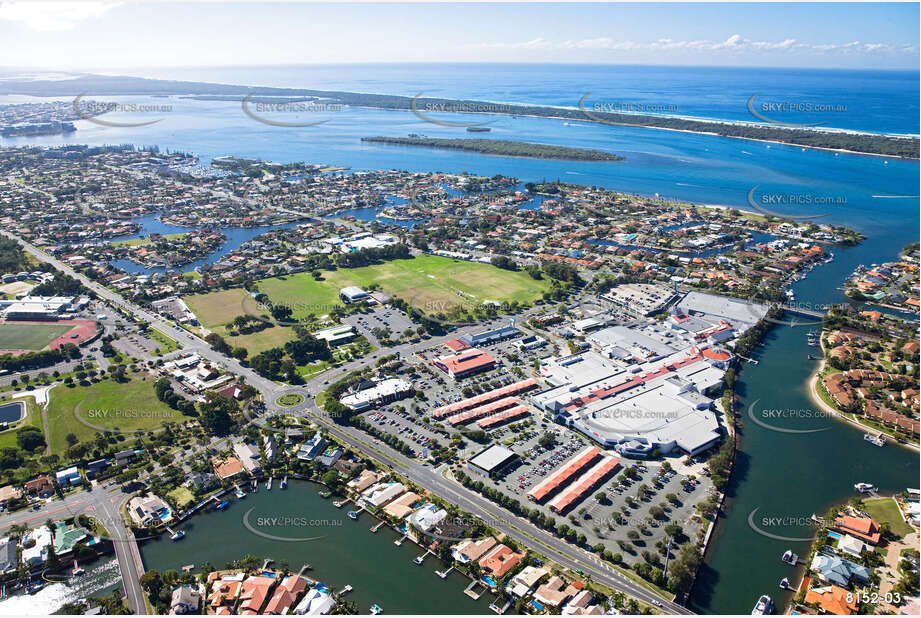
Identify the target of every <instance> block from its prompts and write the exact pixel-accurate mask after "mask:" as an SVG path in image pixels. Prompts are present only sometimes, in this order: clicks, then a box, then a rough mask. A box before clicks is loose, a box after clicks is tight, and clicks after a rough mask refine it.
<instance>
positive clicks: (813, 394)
mask: <svg viewBox="0 0 921 618" xmlns="http://www.w3.org/2000/svg"><path fill="white" fill-rule="evenodd" d="M819 345H820V348H821V350H822V362H820V363H819V365H818V367H816V369H815V370H814V371H813V372H812V375H810V376H809V380H808V381H807V387H806V388H807V390H808V391H809V398H810V399H812V403H814V404H815V405H816V406H817V407H818V408H819V409H820V410H822V412H824V413H825V414H827V415H829V416H831V417H834V418H836V419H838V420H839V421H843V422H844V423H846V424H848V425H850V426H852V427H853V428H855V429H859V430H861V431H863V432H872V431H877V432H878V430H877V429H874V428H873V427H868V426H866V425H864V424H863V423H860V422H858V421H855V420H853V419H851V418H848V417H847V416H845V415H844V414H843V413H842V412H840V411H839V410H836V409H834V408H833V407H831V406H830V405H828V404H827V403H825V401H824V400H823V399H822V397H821V395H819V391H818V389H819V376H821V375H822V372H823V371H824V370H825V363H826V361H825V344H824V343H823V342H822V340H821V337H820V338H819ZM882 433H883V435H884V436H886V437H887V438H888V439H889V441H891V442H894V443H895V445H896V446H901V447H905V448H906V449H908V450H910V451H915V452H916V453H918V452H921V447H919V446H918V445H915V444H912V443H910V442H897V441H896V440H895V438H894V437H893V436H892V435H891V434H889V433H888V432H882ZM887 446H890V445H887Z"/></svg>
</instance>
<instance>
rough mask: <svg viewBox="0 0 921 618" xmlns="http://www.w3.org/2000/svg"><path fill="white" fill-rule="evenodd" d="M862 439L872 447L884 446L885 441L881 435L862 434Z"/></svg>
mask: <svg viewBox="0 0 921 618" xmlns="http://www.w3.org/2000/svg"><path fill="white" fill-rule="evenodd" d="M863 439H864V440H866V441H867V442H869V443H870V444H872V445H873V446H886V439H885V438H884V437H883V434H881V433H879V434H876V435H873V434H872V433H865V434H863Z"/></svg>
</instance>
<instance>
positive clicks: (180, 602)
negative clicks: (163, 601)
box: [169, 584, 201, 615]
mask: <svg viewBox="0 0 921 618" xmlns="http://www.w3.org/2000/svg"><path fill="white" fill-rule="evenodd" d="M199 605H201V588H200V587H199V586H198V585H194V586H192V585H189V584H187V585H185V586H180V587H178V588H176V589H175V590H173V595H172V597H170V604H169V613H170V614H173V615H179V614H197V613H198V606H199Z"/></svg>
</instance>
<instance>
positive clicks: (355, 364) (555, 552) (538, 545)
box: [3, 232, 693, 614]
mask: <svg viewBox="0 0 921 618" xmlns="http://www.w3.org/2000/svg"><path fill="white" fill-rule="evenodd" d="M3 233H4V234H5V235H6V236H8V237H10V238H12V239H13V240H16V241H17V242H19V243H20V244H21V245H22V246H23V247H24V249H25V250H26V251H28V252H29V253H30V254H32V255H33V256H35V257H36V258H37V259H39V260H41V261H42V262H46V263H48V264H51V265H53V266H54V267H55V268H57V269H58V270H60V271H62V272H64V273H66V274H68V275H70V276H71V277H74V278H76V279H78V280H79V281H80V282H81V283H83V285H84V286H86V287H87V288H88V289H90V290H92V291H93V292H95V293H96V294H97V295H98V296H99V297H100V298H103V299H105V300H107V301H109V302H110V303H112V304H113V305H115V306H117V307H119V308H120V309H121V310H122V311H124V312H126V313H130V314H133V315H134V316H136V317H139V318H142V319H143V320H145V321H147V322H148V323H150V325H151V327H152V328H155V329H157V330H158V331H160V332H162V333H163V334H164V335H167V336H168V337H171V338H172V339H174V340H176V341H178V342H180V343H181V344H182V347H183V348H184V349H185V350H187V351H190V352H194V353H195V354H198V355H199V356H201V357H202V358H207V359H208V360H210V361H212V362H217V363H220V364H222V365H224V366H225V367H227V368H228V370H230V371H232V372H234V373H236V374H238V375H240V376H242V377H243V378H244V379H245V380H246V381H247V382H248V383H249V384H251V385H253V386H254V387H256V388H257V389H259V391H260V392H261V393H262V395H263V399H264V400H265V402H266V408H267V414H266V415H264V416H263V417H262V418H260V419H254V421H255V422H256V423H258V424H260V425H261V424H263V423H264V422H265V420H266V419H267V418H268V417H270V416H271V415H272V414H276V413H284V414H300V415H303V416H307V417H309V418H310V420H312V421H314V422H316V423H318V424H319V425H321V426H323V427H324V428H325V429H326V430H327V431H329V433H330V434H332V435H334V436H335V437H336V438H338V439H339V440H341V441H342V442H344V443H346V444H348V445H349V446H350V447H351V448H353V449H355V450H358V451H361V452H363V453H364V454H365V455H367V456H369V457H371V458H373V459H375V460H376V461H378V462H379V463H381V464H382V465H384V466H385V467H388V468H393V469H395V470H396V471H397V472H398V473H399V474H402V475H403V476H406V477H407V478H409V479H410V480H412V481H413V482H415V483H416V484H418V485H419V486H421V487H424V488H426V489H428V490H429V491H432V492H433V493H436V494H438V495H440V496H442V497H444V498H446V499H448V500H450V501H452V502H454V503H455V504H457V505H458V506H460V507H461V508H463V509H465V510H467V511H469V512H470V513H474V514H481V516H482V515H485V516H486V517H485V518H484V519H488V520H489V521H488V523H489V525H490V526H492V527H493V528H495V529H497V530H499V531H501V532H503V533H505V534H507V535H508V536H509V537H510V538H513V539H515V540H516V541H518V542H520V543H521V544H522V545H524V546H527V547H532V548H534V549H535V550H536V551H539V552H540V553H541V554H543V555H544V556H546V557H547V558H549V559H550V560H553V561H554V562H557V563H559V564H561V565H563V566H565V567H568V568H570V569H574V570H581V571H582V572H583V573H585V574H587V575H590V576H591V578H592V579H593V580H594V581H596V582H598V583H600V584H602V585H605V586H608V587H610V588H612V589H615V590H619V591H622V592H624V593H626V594H628V595H629V596H632V597H635V598H636V599H639V600H641V601H644V602H646V603H650V604H654V605H658V606H659V607H660V608H661V609H662V610H663V611H665V612H668V613H671V614H691V613H693V612H691V611H690V610H688V609H687V608H685V607H683V606H681V605H678V604H677V603H673V602H671V601H670V600H668V599H666V598H663V597H661V596H659V595H658V594H656V593H654V592H652V591H651V590H649V589H648V588H646V587H645V586H643V585H641V584H639V583H637V582H636V581H634V580H632V579H630V578H628V577H627V576H625V575H624V574H622V573H621V572H619V571H618V570H616V569H614V568H613V567H611V566H609V565H607V564H605V563H604V562H603V561H601V560H600V559H599V558H598V557H597V556H595V555H594V554H591V553H589V552H587V551H585V550H583V549H581V548H577V547H575V546H573V545H571V544H570V543H568V542H566V541H564V540H562V539H560V538H559V537H557V536H556V535H554V534H552V533H549V532H547V531H546V530H543V529H541V528H538V527H537V526H535V525H534V524H532V523H531V522H530V521H528V520H526V519H523V518H520V517H516V516H514V515H512V514H511V513H509V512H507V511H505V510H504V509H502V508H501V507H499V506H498V505H496V504H495V503H493V502H491V501H489V500H487V499H486V498H484V497H482V496H480V495H479V494H476V493H474V492H471V491H469V490H467V489H465V488H464V487H463V486H461V485H460V484H459V483H457V482H456V481H454V480H453V478H451V479H450V480H449V479H448V478H447V477H446V476H443V475H442V474H441V473H440V472H438V471H436V470H433V469H432V468H431V467H429V466H426V465H422V464H420V463H419V462H417V461H415V460H412V459H409V458H407V457H405V456H404V455H402V454H400V453H398V452H396V451H394V450H393V449H391V448H390V447H389V446H387V445H386V444H384V443H383V442H380V441H379V440H376V439H375V438H373V437H371V436H370V435H368V434H366V433H364V432H362V431H360V430H358V429H355V428H353V427H345V426H342V425H338V424H336V423H334V422H332V421H331V420H330V419H329V418H328V417H327V416H326V414H325V412H323V411H322V410H320V409H319V408H317V406H316V404H315V403H314V401H313V397H314V396H315V395H316V394H317V393H319V392H320V391H321V390H323V389H324V388H325V382H334V381H335V380H336V379H337V378H339V377H341V376H342V375H344V374H346V373H348V372H351V371H354V370H356V369H359V368H361V367H363V366H365V365H367V364H369V363H370V362H371V361H372V360H373V359H359V360H356V361H351V362H349V363H347V364H345V365H342V366H340V367H337V368H336V369H335V370H332V371H327V372H325V373H323V374H322V375H321V376H320V377H318V378H314V379H313V380H311V381H310V382H308V383H307V384H306V385H305V386H301V387H291V386H287V385H281V384H278V383H276V382H273V381H272V380H269V379H267V378H264V377H263V376H261V375H259V374H258V373H256V372H255V371H254V370H253V369H251V368H250V367H245V366H243V365H241V364H240V363H239V361H237V360H236V359H234V358H232V357H228V356H224V355H223V354H220V353H219V352H217V351H215V350H214V349H212V348H211V346H209V345H208V344H207V343H206V342H205V341H203V340H202V339H200V338H199V337H196V336H195V335H192V334H190V333H189V332H187V331H185V330H183V329H181V328H178V327H175V326H173V325H171V324H169V323H168V322H166V321H164V320H163V319H162V318H160V316H158V315H157V314H154V313H152V312H151V311H148V310H147V309H144V308H142V307H139V306H138V305H135V304H134V303H131V302H129V301H127V300H125V299H124V298H123V297H122V296H121V295H119V294H117V293H115V292H112V291H111V290H108V289H106V288H104V287H103V286H101V285H99V284H98V283H96V282H95V281H92V280H90V279H89V278H87V277H85V276H84V275H82V274H80V273H78V272H76V271H75V270H74V269H72V268H71V267H70V266H68V265H67V264H64V263H63V262H61V261H60V260H58V259H56V258H54V257H53V256H50V255H48V254H47V253H45V252H44V251H41V250H39V249H38V248H36V247H34V246H33V245H31V244H29V243H27V242H25V241H23V240H22V239H21V238H19V237H17V236H15V235H13V234H10V233H8V232H3ZM450 338H451V335H445V336H441V337H435V338H432V339H429V340H426V341H423V342H420V343H417V344H402V345H398V346H394V347H393V348H390V349H388V350H387V354H393V353H395V352H400V353H401V356H402V357H404V358H405V357H406V355H407V354H412V353H414V352H416V351H418V350H422V349H425V348H429V347H432V346H433V345H437V344H438V343H441V342H444V341H446V340H448V339H450ZM324 381H325V382H324ZM286 392H299V393H301V394H303V395H305V396H306V400H305V402H304V403H303V404H301V405H300V406H296V407H294V408H281V407H279V406H277V405H276V404H275V400H276V399H277V398H278V397H279V396H280V395H282V394H284V393H286ZM449 476H450V475H449ZM119 562H120V563H121V562H122V560H121V557H120V559H119ZM127 562H133V561H130V560H129V561H127ZM123 573H124V571H123ZM136 575H137V576H140V573H139V572H137V573H136ZM123 578H124V577H123ZM135 583H136V582H135ZM127 587H128V586H127V583H126V588H127ZM132 596H133V595H132V594H130V593H129V600H132V605H134V604H135V603H136V600H133V599H131V597H132ZM134 609H135V611H136V612H141V613H143V611H145V610H144V606H143V604H141V605H139V606H135V607H134Z"/></svg>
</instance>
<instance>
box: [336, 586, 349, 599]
mask: <svg viewBox="0 0 921 618" xmlns="http://www.w3.org/2000/svg"><path fill="white" fill-rule="evenodd" d="M351 591H352V586H351V585H350V584H346V585H345V588H343V589H342V590H340V591H339V592H337V593H336V595H337V596H340V597H341V596H342V595H344V594H348V593H349V592H351Z"/></svg>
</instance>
